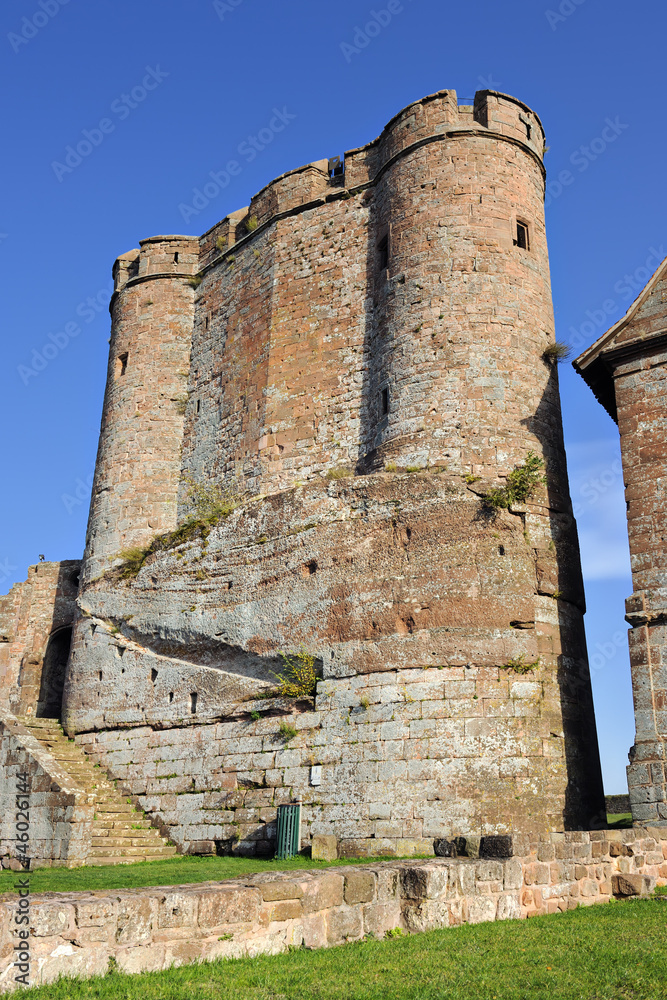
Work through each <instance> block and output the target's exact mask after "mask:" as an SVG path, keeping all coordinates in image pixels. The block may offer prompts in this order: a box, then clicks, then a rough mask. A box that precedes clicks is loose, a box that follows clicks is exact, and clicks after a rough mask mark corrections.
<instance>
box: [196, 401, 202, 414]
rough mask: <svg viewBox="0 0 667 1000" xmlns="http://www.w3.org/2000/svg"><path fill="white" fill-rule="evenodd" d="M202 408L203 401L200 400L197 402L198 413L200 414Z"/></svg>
mask: <svg viewBox="0 0 667 1000" xmlns="http://www.w3.org/2000/svg"><path fill="white" fill-rule="evenodd" d="M200 408H201V399H198V400H197V413H199V410H200Z"/></svg>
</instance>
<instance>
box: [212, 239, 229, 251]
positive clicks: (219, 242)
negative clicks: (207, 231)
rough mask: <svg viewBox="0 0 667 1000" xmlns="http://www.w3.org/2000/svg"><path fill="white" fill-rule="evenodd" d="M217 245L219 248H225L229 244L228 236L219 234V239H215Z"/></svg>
mask: <svg viewBox="0 0 667 1000" xmlns="http://www.w3.org/2000/svg"><path fill="white" fill-rule="evenodd" d="M215 245H216V246H217V248H218V250H224V249H225V247H226V246H227V237H226V236H218V238H217V240H216V241H215Z"/></svg>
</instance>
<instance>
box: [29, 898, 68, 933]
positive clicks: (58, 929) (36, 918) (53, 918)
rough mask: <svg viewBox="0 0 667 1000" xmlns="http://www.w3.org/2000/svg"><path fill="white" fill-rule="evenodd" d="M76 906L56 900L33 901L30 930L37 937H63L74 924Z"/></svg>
mask: <svg viewBox="0 0 667 1000" xmlns="http://www.w3.org/2000/svg"><path fill="white" fill-rule="evenodd" d="M74 915H75V911H74V907H73V906H72V905H70V904H66V903H65V904H62V903H56V902H53V903H51V902H49V903H33V905H32V906H31V907H30V930H31V932H32V934H34V935H35V937H62V936H63V934H65V933H66V932H67V931H68V930H69V929H70V927H72V926H73V925H74Z"/></svg>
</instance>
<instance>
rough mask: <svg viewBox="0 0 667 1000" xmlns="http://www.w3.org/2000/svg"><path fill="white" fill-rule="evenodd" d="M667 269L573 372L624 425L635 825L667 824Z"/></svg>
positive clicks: (631, 772)
mask: <svg viewBox="0 0 667 1000" xmlns="http://www.w3.org/2000/svg"><path fill="white" fill-rule="evenodd" d="M666 365H667V262H664V261H663V263H662V265H661V266H660V267H659V268H658V270H657V271H656V273H655V274H654V276H653V278H652V279H651V281H649V283H648V285H647V286H646V288H645V289H644V290H643V291H642V292H641V294H640V295H639V297H638V298H637V300H636V301H635V302H634V303H633V305H632V306H631V307H630V309H629V310H628V312H627V314H626V315H625V316H624V317H623V318H622V319H621V320H619V322H618V323H617V324H615V326H613V327H612V328H611V330H609V331H608V332H607V333H606V334H605V335H604V336H603V337H601V338H600V340H599V341H597V342H596V343H595V344H593V346H592V347H591V348H589V349H588V351H585V352H584V354H582V355H581V357H579V358H577V360H576V362H575V367H576V369H577V370H578V371H579V372H580V374H581V375H583V377H584V378H585V379H586V381H587V382H588V384H589V385H590V386H591V388H592V389H593V391H594V392H595V394H596V395H597V397H598V399H599V400H600V402H601V403H602V404H603V405H604V406H605V407H606V409H607V410H608V412H609V413H610V414H611V416H612V417H613V418H614V419H615V420H616V421H617V423H618V429H619V432H620V436H621V456H622V459H623V478H624V482H625V497H626V507H627V519H628V536H629V541H630V559H631V566H632V583H633V593H632V595H631V596H630V597H629V598H628V600H627V601H626V612H627V614H626V619H627V621H628V622H629V623H630V625H631V629H630V632H629V635H628V640H629V645H630V664H631V670H632V690H633V697H634V705H635V724H636V736H635V743H634V746H633V747H632V748H631V749H630V754H629V757H630V766H629V767H628V786H629V791H630V803H631V806H632V815H633V817H634V819H635V821H636V822H638V823H646V822H652V823H655V822H661V823H665V824H667V546H666V545H665V537H666V535H665V518H666V513H667V512H666V509H665V499H664V494H663V489H662V483H663V482H664V479H665V475H666V474H667V447H666V444H665V442H666V441H667V378H666V375H667V367H666Z"/></svg>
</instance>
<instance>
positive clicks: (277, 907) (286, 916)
mask: <svg viewBox="0 0 667 1000" xmlns="http://www.w3.org/2000/svg"><path fill="white" fill-rule="evenodd" d="M302 916H303V908H302V906H301V900H300V899H281V900H277V901H276V902H272V903H265V904H264V906H263V907H262V910H261V918H262V919H266V920H267V921H269V922H270V921H281V920H299V919H300V918H301V917H302Z"/></svg>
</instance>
